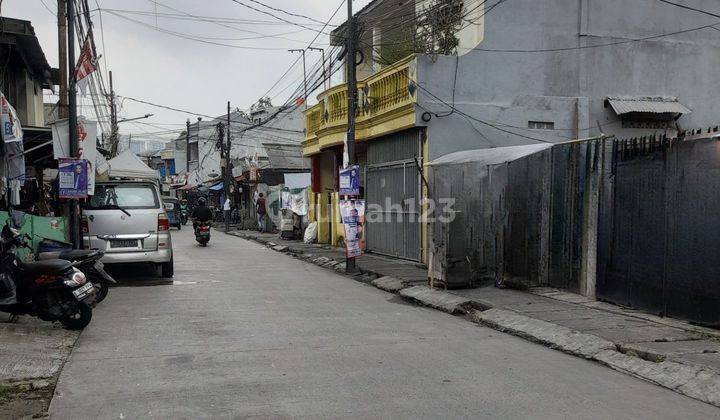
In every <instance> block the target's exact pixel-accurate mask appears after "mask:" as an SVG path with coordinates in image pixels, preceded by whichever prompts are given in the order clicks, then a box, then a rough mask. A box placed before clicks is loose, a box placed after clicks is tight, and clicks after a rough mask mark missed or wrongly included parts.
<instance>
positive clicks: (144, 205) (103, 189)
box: [82, 181, 174, 277]
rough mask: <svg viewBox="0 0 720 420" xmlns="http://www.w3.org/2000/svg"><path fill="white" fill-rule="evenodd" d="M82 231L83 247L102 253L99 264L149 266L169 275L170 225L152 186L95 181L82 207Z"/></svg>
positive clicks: (171, 271)
mask: <svg viewBox="0 0 720 420" xmlns="http://www.w3.org/2000/svg"><path fill="white" fill-rule="evenodd" d="M82 229H83V236H84V242H85V247H86V248H96V249H100V250H102V251H104V252H105V256H104V257H103V259H102V262H103V263H105V264H127V263H151V264H154V265H156V266H158V267H160V270H161V274H162V276H163V277H172V276H173V274H174V273H173V272H174V265H173V250H172V238H171V237H170V226H169V221H168V218H167V215H166V214H165V207H164V205H163V202H162V199H161V197H160V191H159V190H158V187H157V185H156V184H155V183H153V182H146V181H105V182H98V183H97V184H96V185H95V195H93V196H92V197H90V198H89V199H88V200H87V201H86V203H85V204H84V206H83V218H82Z"/></svg>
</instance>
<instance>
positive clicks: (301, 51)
mask: <svg viewBox="0 0 720 420" xmlns="http://www.w3.org/2000/svg"><path fill="white" fill-rule="evenodd" d="M348 1H351V0H348ZM288 51H290V52H291V53H295V52H299V53H302V60H303V85H304V86H305V97H304V98H303V99H304V104H305V109H307V98H308V90H307V70H306V69H305V49H303V48H299V49H294V50H288Z"/></svg>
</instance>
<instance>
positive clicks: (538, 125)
mask: <svg viewBox="0 0 720 420" xmlns="http://www.w3.org/2000/svg"><path fill="white" fill-rule="evenodd" d="M528 128H532V129H534V130H554V129H555V123H554V122H551V121H528Z"/></svg>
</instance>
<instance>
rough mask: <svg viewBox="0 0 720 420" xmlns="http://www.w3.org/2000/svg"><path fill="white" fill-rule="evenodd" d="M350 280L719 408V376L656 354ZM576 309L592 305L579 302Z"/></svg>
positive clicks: (368, 279) (365, 278) (430, 292)
mask: <svg viewBox="0 0 720 420" xmlns="http://www.w3.org/2000/svg"><path fill="white" fill-rule="evenodd" d="M233 236H237V237H240V238H243V239H248V240H253V241H255V242H258V243H261V244H264V245H266V246H268V247H269V248H270V249H273V250H275V251H278V252H284V253H286V254H289V255H292V256H294V257H296V258H298V259H302V260H305V261H307V262H311V263H313V264H316V265H318V266H320V267H323V268H328V269H331V270H335V271H336V272H338V273H341V274H345V262H340V261H336V260H333V259H331V258H328V257H318V256H315V255H312V254H309V253H306V252H305V251H302V250H298V249H292V248H290V247H288V246H277V245H276V244H274V243H272V242H268V241H265V240H262V239H260V238H257V237H253V236H250V235H243V234H233ZM351 277H352V278H353V279H355V280H356V281H360V282H364V283H369V284H371V285H372V286H374V287H376V288H378V289H381V290H384V291H386V292H390V293H394V294H398V295H399V296H401V297H403V298H405V299H407V300H410V301H412V302H415V303H419V304H422V305H424V306H428V307H431V308H435V309H438V310H441V311H444V312H447V313H449V314H454V315H458V314H467V315H469V318H470V320H471V321H473V322H475V323H478V324H482V325H485V326H487V327H490V328H493V329H495V330H498V331H502V332H505V333H508V334H513V335H516V336H518V337H521V338H524V339H526V340H529V341H533V342H536V343H539V344H542V345H544V346H546V347H549V348H552V349H556V350H560V351H563V352H565V353H568V354H571V355H574V356H577V357H582V358H585V359H588V360H592V361H596V362H599V363H602V364H604V365H606V366H608V367H610V368H611V369H614V370H617V371H619V372H623V373H626V374H629V375H632V376H635V377H637V378H639V379H643V380H646V381H648V382H651V383H654V384H656V385H659V386H662V387H665V388H668V389H670V390H673V391H675V392H678V393H680V394H683V395H686V396H688V397H691V398H695V399H697V400H700V401H702V402H705V403H708V404H712V405H715V406H717V407H720V374H719V373H718V372H716V371H714V370H711V369H709V368H707V367H703V366H697V365H689V364H683V363H679V362H677V361H674V360H665V356H664V355H661V354H655V353H651V352H641V351H636V350H635V349H634V348H630V347H627V348H623V346H619V345H616V344H615V343H613V342H611V341H608V340H606V339H604V338H601V337H598V336H595V335H591V334H584V333H580V332H578V331H574V330H572V329H569V328H567V327H563V326H560V325H557V324H553V323H550V322H546V321H542V320H539V319H535V318H531V317H528V316H525V315H522V314H520V313H518V312H515V311H511V310H507V309H499V308H493V307H492V305H490V304H489V303H487V302H481V301H478V300H474V299H469V298H464V297H462V296H458V295H455V294H451V293H447V292H444V291H441V290H437V289H431V288H429V287H427V286H410V283H406V282H404V281H402V280H400V279H397V278H394V277H390V276H382V274H381V273H373V272H363V271H361V272H359V273H357V274H356V275H354V276H351ZM375 277H379V278H375ZM537 294H540V293H537ZM558 300H562V299H558ZM578 304H580V305H584V306H591V305H589V304H584V303H582V302H578ZM639 356H642V357H639ZM643 357H645V358H643ZM646 359H649V360H646Z"/></svg>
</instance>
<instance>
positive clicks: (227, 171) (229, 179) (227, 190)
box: [220, 101, 233, 232]
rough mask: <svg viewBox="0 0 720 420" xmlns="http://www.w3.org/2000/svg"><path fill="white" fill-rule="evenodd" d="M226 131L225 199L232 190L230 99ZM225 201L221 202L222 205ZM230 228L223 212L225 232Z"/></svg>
mask: <svg viewBox="0 0 720 420" xmlns="http://www.w3.org/2000/svg"><path fill="white" fill-rule="evenodd" d="M225 129H226V131H227V145H226V146H225V199H226V200H227V199H230V197H231V196H232V191H230V189H231V187H232V165H230V149H231V148H232V143H230V101H228V103H227V127H225ZM222 141H223V139H220V143H221V144H222ZM232 202H233V200H232V199H230V204H231V205H232ZM224 205H225V203H223V206H224ZM229 230H230V214H225V232H228V231H229Z"/></svg>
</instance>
